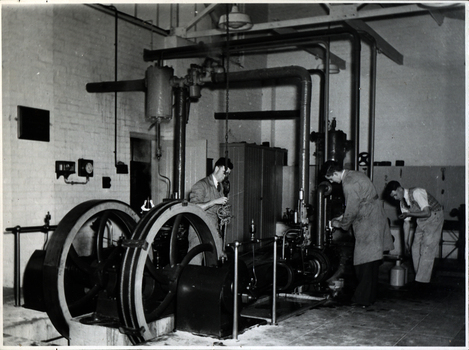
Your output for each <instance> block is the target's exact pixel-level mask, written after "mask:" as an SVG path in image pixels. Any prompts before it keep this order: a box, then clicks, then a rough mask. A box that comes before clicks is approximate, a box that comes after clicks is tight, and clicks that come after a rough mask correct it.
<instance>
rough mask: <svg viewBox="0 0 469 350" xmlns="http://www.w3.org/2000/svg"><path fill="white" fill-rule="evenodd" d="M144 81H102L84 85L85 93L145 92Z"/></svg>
mask: <svg viewBox="0 0 469 350" xmlns="http://www.w3.org/2000/svg"><path fill="white" fill-rule="evenodd" d="M146 89H147V88H146V85H145V79H139V80H123V81H103V82H99V83H88V84H86V91H87V92H122V91H146Z"/></svg>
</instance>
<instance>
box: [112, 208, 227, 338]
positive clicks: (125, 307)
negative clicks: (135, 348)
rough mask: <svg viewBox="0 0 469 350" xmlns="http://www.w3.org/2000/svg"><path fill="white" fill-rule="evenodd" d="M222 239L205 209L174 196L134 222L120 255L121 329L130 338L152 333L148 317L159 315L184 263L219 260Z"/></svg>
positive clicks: (168, 302)
mask: <svg viewBox="0 0 469 350" xmlns="http://www.w3.org/2000/svg"><path fill="white" fill-rule="evenodd" d="M223 254H224V252H223V243H222V239H221V237H220V236H219V234H218V231H217V229H216V227H215V226H214V224H213V223H212V221H211V220H210V218H209V217H208V216H207V214H206V213H205V211H204V210H202V209H201V208H200V207H198V206H197V205H195V204H191V203H187V202H181V201H172V202H166V203H162V204H160V205H158V206H156V207H154V208H153V209H152V210H151V211H149V212H148V213H147V214H146V215H145V217H144V218H143V219H142V220H141V221H140V222H139V223H138V225H137V227H136V228H135V230H134V233H133V235H132V238H131V240H130V243H129V244H128V245H127V249H126V252H125V255H124V260H123V263H122V272H121V279H120V302H121V310H122V313H123V315H122V316H123V322H124V325H125V327H122V328H123V331H124V332H125V333H126V334H127V335H128V337H129V339H130V340H131V341H132V343H134V344H139V343H142V342H144V341H147V340H150V339H152V338H154V337H156V336H157V335H158V334H155V332H156V331H155V330H154V329H152V327H151V325H150V324H151V323H152V322H153V321H156V320H158V319H160V318H161V317H163V316H164V315H165V313H166V312H168V307H169V306H170V305H171V304H172V300H173V298H174V296H175V294H176V290H177V283H178V278H179V276H180V274H181V272H182V270H183V269H184V267H185V266H186V265H187V264H197V265H204V266H217V265H218V263H219V259H220V258H221V257H222V256H223Z"/></svg>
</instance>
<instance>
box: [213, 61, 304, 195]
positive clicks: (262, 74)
mask: <svg viewBox="0 0 469 350" xmlns="http://www.w3.org/2000/svg"><path fill="white" fill-rule="evenodd" d="M226 77H227V75H226V74H225V73H216V74H213V75H212V81H213V82H214V83H223V82H225V80H226ZM292 77H297V78H299V79H300V83H299V88H300V91H299V94H298V95H299V98H300V109H299V110H300V150H299V173H300V174H299V187H300V190H301V189H302V190H303V191H304V196H305V197H304V200H305V203H308V197H309V177H308V171H309V152H310V145H309V129H310V114H311V76H310V74H309V72H308V70H306V69H305V68H303V67H299V66H290V67H278V68H266V69H258V70H251V71H244V72H235V73H230V74H229V79H230V81H234V82H241V81H253V80H267V79H281V78H292Z"/></svg>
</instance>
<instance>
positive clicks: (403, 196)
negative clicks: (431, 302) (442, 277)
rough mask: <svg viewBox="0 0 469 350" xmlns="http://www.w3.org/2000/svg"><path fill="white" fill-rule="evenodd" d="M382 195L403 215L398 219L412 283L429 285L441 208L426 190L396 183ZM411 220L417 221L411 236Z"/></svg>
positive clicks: (436, 248) (393, 182) (387, 187)
mask: <svg viewBox="0 0 469 350" xmlns="http://www.w3.org/2000/svg"><path fill="white" fill-rule="evenodd" d="M385 195H388V196H389V197H391V198H394V199H395V200H397V201H399V203H400V209H401V212H402V214H401V215H399V219H403V220H404V224H403V229H404V238H405V244H406V249H407V250H410V249H411V252H412V262H413V264H414V270H415V281H416V282H418V283H429V282H430V279H431V277H432V270H433V263H434V261H435V257H436V253H437V251H438V246H439V244H440V238H441V231H442V229H443V223H444V214H443V208H442V207H441V205H440V203H438V201H437V200H436V199H435V198H434V197H433V196H432V195H431V194H430V193H428V192H427V191H426V190H425V189H423V188H418V187H415V188H409V189H407V188H403V187H402V186H401V185H400V183H399V182H397V181H391V182H389V183H388V184H387V186H386V189H385ZM411 218H416V223H417V227H416V228H415V232H414V233H412V231H411V230H410V220H411Z"/></svg>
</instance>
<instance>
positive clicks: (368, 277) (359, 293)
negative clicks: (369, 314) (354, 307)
mask: <svg viewBox="0 0 469 350" xmlns="http://www.w3.org/2000/svg"><path fill="white" fill-rule="evenodd" d="M382 263H383V261H382V260H375V261H371V262H368V263H364V264H360V265H355V266H354V267H355V276H356V277H357V280H358V285H357V288H356V289H355V293H354V294H353V297H352V302H354V303H357V304H360V305H364V306H369V305H371V304H373V303H374V302H375V301H376V296H377V294H378V276H379V266H380V265H381V264H382Z"/></svg>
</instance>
